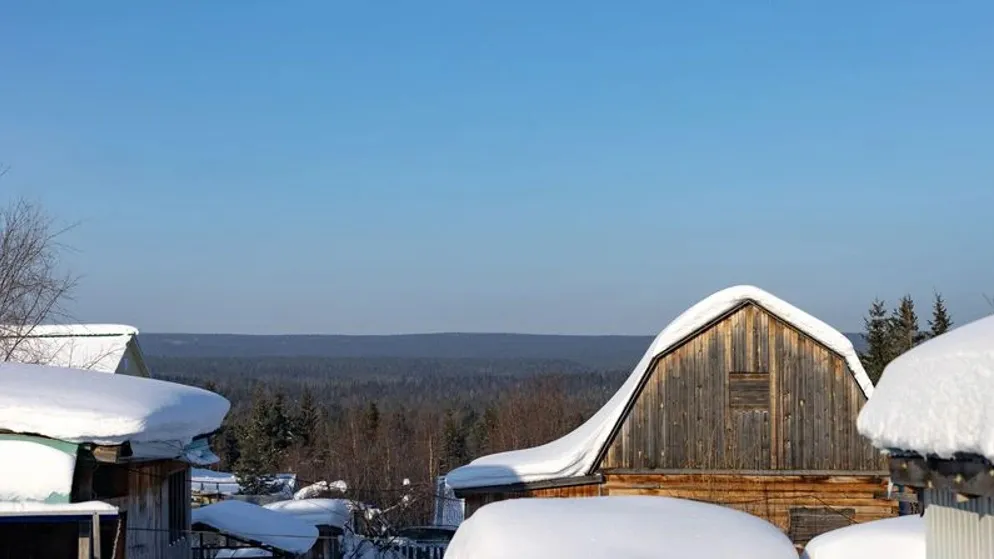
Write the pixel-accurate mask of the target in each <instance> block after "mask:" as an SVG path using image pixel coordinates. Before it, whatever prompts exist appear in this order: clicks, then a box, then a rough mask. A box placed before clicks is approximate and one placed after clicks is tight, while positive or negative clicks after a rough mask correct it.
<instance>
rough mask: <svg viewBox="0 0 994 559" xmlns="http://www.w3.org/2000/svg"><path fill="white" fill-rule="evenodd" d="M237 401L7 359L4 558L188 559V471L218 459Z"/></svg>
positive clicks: (2, 374) (0, 380) (1, 391)
mask: <svg viewBox="0 0 994 559" xmlns="http://www.w3.org/2000/svg"><path fill="white" fill-rule="evenodd" d="M229 405H230V404H229V403H228V401H227V400H226V399H224V398H223V397H221V396H219V395H217V394H214V393H213V392H209V391H206V390H201V389H199V388H194V387H190V386H183V385H179V384H174V383H169V382H163V381H158V380H152V379H146V378H138V377H134V376H128V375H115V374H106V373H102V372H95V371H89V370H79V369H69V368H61V367H49V366H43V365H25V364H13V363H3V364H0V526H2V528H0V556H3V557H78V558H81V559H82V558H89V557H100V558H102V559H122V558H125V559H190V557H191V547H190V465H191V464H198V465H205V464H210V463H213V462H216V461H217V460H218V459H217V456H215V455H214V453H213V452H211V450H210V448H209V446H208V436H209V435H210V434H212V433H213V432H215V431H216V430H217V429H218V428H219V427H220V425H221V422H222V421H223V419H224V416H225V415H226V414H227V412H228V409H229ZM4 534H6V536H7V537H5V536H4ZM12 534H17V537H9V536H11V535H12Z"/></svg>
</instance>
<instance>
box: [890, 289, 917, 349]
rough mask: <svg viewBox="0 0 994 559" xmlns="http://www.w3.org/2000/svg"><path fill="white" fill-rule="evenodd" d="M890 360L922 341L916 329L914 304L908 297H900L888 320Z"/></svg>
mask: <svg viewBox="0 0 994 559" xmlns="http://www.w3.org/2000/svg"><path fill="white" fill-rule="evenodd" d="M890 326H891V328H890V342H891V359H893V358H895V357H897V356H898V355H901V354H902V353H904V352H906V351H908V350H909V349H911V348H913V347H915V346H916V345H918V344H919V343H921V342H922V340H924V335H923V334H922V332H921V331H920V330H919V329H918V314H917V313H916V312H915V302H914V300H913V299H912V298H911V296H910V295H905V296H904V297H901V302H900V303H899V304H898V306H897V308H896V309H894V312H893V314H892V315H891V320H890Z"/></svg>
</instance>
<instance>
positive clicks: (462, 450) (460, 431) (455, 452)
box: [442, 410, 469, 471]
mask: <svg viewBox="0 0 994 559" xmlns="http://www.w3.org/2000/svg"><path fill="white" fill-rule="evenodd" d="M442 436H443V437H444V438H443V443H442V444H443V449H442V450H443V453H444V460H445V468H444V470H443V471H448V470H452V469H454V468H456V467H458V466H461V465H463V464H465V463H466V462H467V461H468V459H469V452H468V450H469V449H468V445H467V441H466V438H467V437H466V427H465V424H464V423H463V422H461V421H459V420H458V419H457V418H456V416H455V413H453V411H452V410H447V411H446V412H445V425H444V431H443V435H442Z"/></svg>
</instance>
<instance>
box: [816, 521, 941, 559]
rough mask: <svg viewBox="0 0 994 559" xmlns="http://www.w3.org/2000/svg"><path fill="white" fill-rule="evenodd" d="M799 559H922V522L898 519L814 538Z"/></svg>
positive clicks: (923, 529)
mask: <svg viewBox="0 0 994 559" xmlns="http://www.w3.org/2000/svg"><path fill="white" fill-rule="evenodd" d="M801 557H802V559H880V558H881V557H900V558H901V559H925V520H924V519H923V518H922V517H920V516H917V515H911V516H899V517H897V518H886V519H883V520H874V521H872V522H864V523H863V524H853V525H852V526H846V527H845V528H839V529H838V530H832V531H831V532H826V533H824V534H821V535H820V536H817V537H815V538H814V539H812V540H811V541H810V542H808V545H806V546H805V547H804V553H803V554H802V555H801Z"/></svg>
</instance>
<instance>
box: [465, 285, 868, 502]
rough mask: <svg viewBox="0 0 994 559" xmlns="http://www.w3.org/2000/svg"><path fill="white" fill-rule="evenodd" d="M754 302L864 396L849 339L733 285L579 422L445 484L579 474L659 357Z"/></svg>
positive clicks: (659, 342) (681, 319)
mask: <svg viewBox="0 0 994 559" xmlns="http://www.w3.org/2000/svg"><path fill="white" fill-rule="evenodd" d="M748 302H752V303H755V304H757V305H759V306H761V307H763V308H764V309H766V310H767V311H769V312H770V313H772V314H774V315H775V316H777V317H779V318H780V319H781V320H783V321H784V322H786V323H788V324H790V325H791V326H793V327H794V328H796V329H798V330H800V331H801V332H803V333H804V334H806V335H808V336H810V337H811V338H812V339H814V340H815V341H817V342H819V343H821V344H822V345H824V346H826V347H828V348H829V349H830V350H832V351H833V352H835V353H837V354H839V355H841V356H842V357H843V358H844V359H845V361H846V363H847V365H848V368H849V371H850V373H851V374H852V375H853V378H854V379H855V381H856V382H857V383H858V384H859V387H860V388H861V389H862V391H863V394H864V395H866V397H867V398H869V397H870V394H871V393H872V391H873V383H872V382H870V378H869V377H868V376H867V374H866V371H864V370H863V365H862V364H861V363H860V361H859V357H858V356H857V354H856V350H855V349H854V348H853V345H852V342H850V341H849V339H848V338H846V337H845V336H844V335H843V334H842V333H841V332H839V331H838V330H836V329H834V328H832V327H831V326H829V325H827V324H825V323H824V322H822V321H821V320H818V319H817V318H815V317H813V316H811V315H810V314H808V313H806V312H804V311H802V310H800V309H798V308H797V307H795V306H793V305H791V304H790V303H788V302H786V301H784V300H782V299H779V298H777V297H775V296H773V295H771V294H770V293H767V292H766V291H763V290H762V289H760V288H758V287H753V286H751V285H739V286H735V287H729V288H728V289H724V290H722V291H719V292H717V293H715V294H713V295H711V296H710V297H707V298H706V299H704V300H702V301H700V302H699V303H697V304H696V305H694V306H692V307H690V308H689V309H687V310H686V311H684V312H683V314H681V315H680V316H678V317H677V318H676V319H675V320H673V322H670V324H669V325H668V326H666V328H664V329H663V331H662V332H660V333H659V335H658V336H656V339H655V340H654V341H653V342H652V344H651V345H650V346H649V349H648V351H646V352H645V355H643V356H642V359H641V360H640V361H639V363H638V364H637V365H636V366H635V369H634V370H633V371H632V373H631V375H630V376H629V377H628V379H627V380H626V381H625V383H624V384H623V385H622V386H621V388H620V389H619V390H618V392H616V393H615V395H614V396H612V397H611V399H610V400H608V402H607V403H606V404H604V406H603V407H602V408H601V409H600V410H599V411H598V412H597V413H596V414H594V415H593V417H591V418H590V419H588V420H587V421H586V422H585V423H584V424H583V425H581V426H579V427H577V428H576V429H575V430H573V431H572V432H570V433H568V434H567V435H565V436H563V437H562V438H560V439H557V440H555V441H552V442H550V443H548V444H545V445H542V446H538V447H534V448H528V449H524V450H515V451H511V452H503V453H499V454H493V455H490V456H484V457H482V458H479V459H477V460H474V461H473V462H471V463H470V464H468V465H466V466H463V467H461V468H456V469H455V470H453V471H451V472H449V473H448V474H447V475H446V476H445V479H446V482H447V483H448V484H449V485H450V486H452V487H453V488H455V489H457V490H458V489H468V488H474V487H489V486H500V485H510V484H517V483H530V482H539V481H546V480H551V479H559V478H570V477H579V476H585V475H588V474H589V473H591V471H592V470H593V468H594V467H595V465H596V464H595V462H596V461H597V456H598V455H599V453H600V451H601V449H602V448H603V447H604V445H605V444H607V443H608V440H609V438H610V436H611V432H612V431H613V430H614V427H615V426H616V425H617V424H618V423H619V422H620V421H622V420H623V419H624V415H625V409H626V408H627V407H628V404H629V402H631V401H632V399H633V398H635V397H637V392H638V389H639V386H641V385H642V382H643V380H644V378H645V377H646V376H647V375H649V374H651V372H652V364H653V362H654V361H655V360H656V358H657V357H659V356H660V355H662V354H664V353H667V352H668V351H669V350H671V349H673V348H675V347H677V346H678V345H680V344H681V343H682V342H683V341H684V340H686V339H687V338H688V337H691V336H693V335H694V334H696V333H697V332H698V331H700V330H701V329H702V328H704V327H706V326H707V325H708V324H710V323H712V322H713V321H715V320H716V319H719V318H721V317H722V316H723V315H725V314H726V313H728V312H729V311H731V310H734V309H735V308H736V307H738V306H739V305H742V304H744V303H748Z"/></svg>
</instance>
